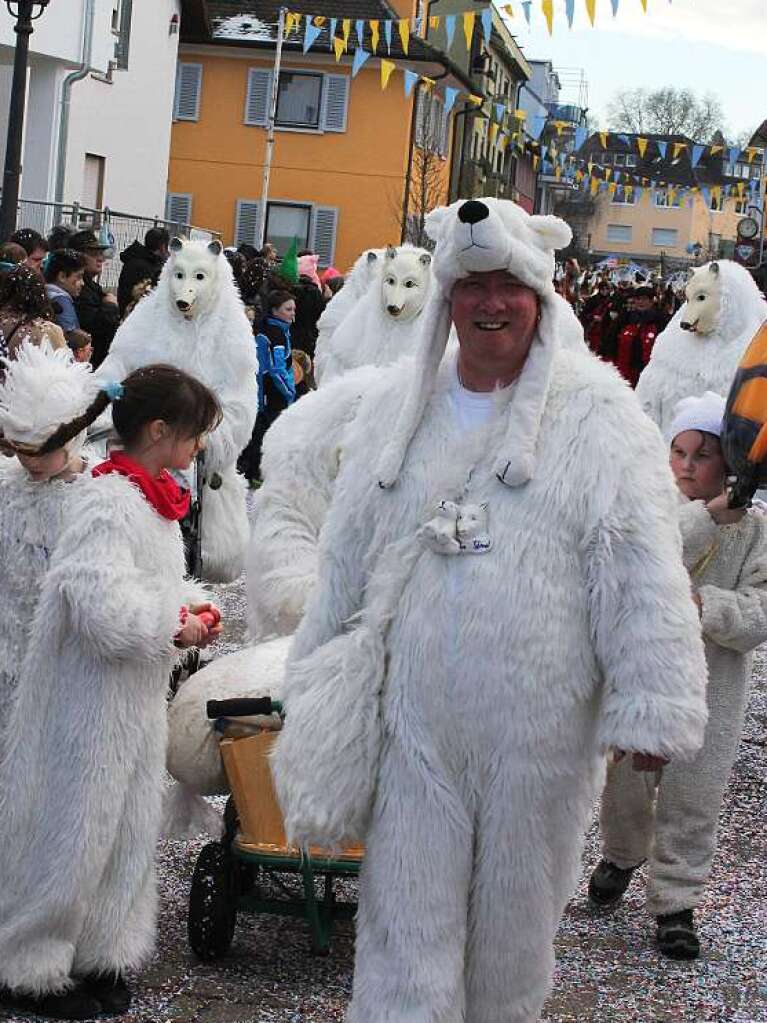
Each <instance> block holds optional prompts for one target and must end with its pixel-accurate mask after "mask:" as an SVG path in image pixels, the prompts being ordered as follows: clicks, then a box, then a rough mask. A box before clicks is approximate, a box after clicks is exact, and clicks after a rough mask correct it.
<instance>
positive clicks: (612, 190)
mask: <svg viewBox="0 0 767 1023" xmlns="http://www.w3.org/2000/svg"><path fill="white" fill-rule="evenodd" d="M617 190H618V186H617V185H616V184H615V182H614V181H611V182H610V184H609V185H608V186H607V194H608V195H609V196H610V198H611V199H612V197H613V196H614V195H615V193H616V191H617Z"/></svg>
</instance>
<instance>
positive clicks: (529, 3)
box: [522, 0, 533, 25]
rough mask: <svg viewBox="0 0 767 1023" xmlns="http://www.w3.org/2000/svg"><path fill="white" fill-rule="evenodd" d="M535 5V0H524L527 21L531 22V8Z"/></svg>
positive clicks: (523, 5) (523, 8)
mask: <svg viewBox="0 0 767 1023" xmlns="http://www.w3.org/2000/svg"><path fill="white" fill-rule="evenodd" d="M532 6H533V0H522V10H523V11H524V12H525V21H526V22H527V24H528V25H529V24H530V8H531V7H532Z"/></svg>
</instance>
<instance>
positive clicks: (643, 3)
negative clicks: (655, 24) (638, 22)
mask: <svg viewBox="0 0 767 1023" xmlns="http://www.w3.org/2000/svg"><path fill="white" fill-rule="evenodd" d="M640 3H641V4H642V10H643V11H644V12H645V14H647V0H640Z"/></svg>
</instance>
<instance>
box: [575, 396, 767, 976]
mask: <svg viewBox="0 0 767 1023" xmlns="http://www.w3.org/2000/svg"><path fill="white" fill-rule="evenodd" d="M724 408H725V402H724V399H723V398H721V397H719V395H717V394H713V393H711V392H707V393H706V394H704V395H703V396H702V397H700V398H686V399H684V400H683V401H681V402H680V403H679V405H678V406H677V413H676V416H675V417H674V420H673V422H672V425H671V430H670V432H671V436H672V443H671V467H672V470H673V472H674V475H675V477H676V480H677V486H678V487H679V490H680V493H681V495H682V501H683V503H682V504H681V505H680V509H679V515H680V526H681V530H682V538H683V540H684V560H685V565H686V566H687V569H688V571H689V572H690V575H691V579H692V584H693V588H694V597H693V599H694V601H695V603H696V604H697V606H698V609H699V612H700V620H701V628H702V630H703V637H704V640H705V644H706V661H707V665H708V689H707V699H708V708H709V719H708V724H707V726H706V738H705V743H704V745H703V748H702V749H701V750H700V751H699V752H698V754H697V755H696V757H695V759H694V760H692V761H690V762H689V763H681V764H680V763H674V762H672V763H671V764H669V765H668V766H667V767H664V768H663V769H662V770H661V771H659V772H657V774H639V773H637V772H636V771H632V769H631V764H630V763H629V762H628V761H627V760H626V759H623V760H621V761H620V762H619V763H617V764H616V765H615V766H613V767H611V768H610V769H609V772H608V781H607V785H606V786H605V790H604V794H603V797H602V816H601V823H602V836H603V839H604V859H603V860H602V861H601V862H600V863H599V865H598V866H597V868H596V870H595V871H594V873H593V875H592V877H591V882H590V886H589V894H590V897H591V900H592V902H594V903H596V904H597V905H598V906H603V907H604V906H611V905H614V904H615V903H616V902H618V900H619V899H620V898H621V897H622V896H623V894H624V892H625V891H626V889H627V888H628V885H629V883H630V881H631V877H632V875H633V873H634V870H635V869H636V867H637V866H638V865H639V864H640V863H642V862H643V861H645V860H647V861H648V881H647V908H648V910H649V911H650V913H651V914H652V915H653V916H655V917H656V918H657V940H658V947H659V949H660V951H661V952H662V953H663V954H664V955H667V956H669V957H670V958H672V959H694V958H696V956H697V955H698V953H699V951H700V941H699V938H698V935H697V932H696V927H695V919H694V910H695V907H696V906H697V905H698V903H699V902H700V900H701V898H702V897H703V893H704V890H705V886H706V882H707V880H708V876H709V873H710V871H711V864H712V862H713V859H714V854H715V853H716V832H717V826H718V823H719V812H720V810H721V806H722V799H723V797H724V793H725V790H726V787H727V782H728V779H729V777H730V772H731V771H732V766H733V764H734V763H735V757H736V755H737V752H738V745H739V743H740V736H741V732H742V730H743V720H744V717H745V710H746V701H747V698H748V680H749V676H750V674H751V661H752V652H753V650H754V649H755V648H756V647H757V646H759V644H760V643H764V642H765V641H767V517H766V516H765V515H764V514H763V512H761V511H757V510H756V509H754V508H751V509H749V510H748V511H746V510H745V509H742V508H741V509H731V508H729V507H728V501H727V494H726V492H725V475H726V466H725V461H724V456H723V454H722V448H721V444H720V441H719V437H720V435H721V430H722V417H723V415H724Z"/></svg>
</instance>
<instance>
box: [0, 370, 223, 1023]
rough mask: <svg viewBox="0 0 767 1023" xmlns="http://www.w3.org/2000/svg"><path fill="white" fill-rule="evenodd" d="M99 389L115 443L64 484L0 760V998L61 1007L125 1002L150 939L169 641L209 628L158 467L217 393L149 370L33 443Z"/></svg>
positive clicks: (183, 643) (183, 504) (62, 437)
mask: <svg viewBox="0 0 767 1023" xmlns="http://www.w3.org/2000/svg"><path fill="white" fill-rule="evenodd" d="M110 400H112V401H113V421H114V425H115V429H116V431H117V433H118V435H119V437H120V441H121V443H122V446H123V447H122V450H121V451H119V452H116V453H114V454H113V455H112V456H111V457H110V458H109V460H108V461H106V462H104V463H103V464H101V465H99V466H97V467H96V469H94V470H93V478H92V479H90V480H87V481H83V483H82V484H81V485H80V486H78V487H76V488H72V491H73V493H72V497H71V500H70V501H69V502H68V503H67V506H66V509H65V517H64V522H65V526H64V530H63V532H62V534H61V537H60V541H59V543H58V545H57V547H56V551H55V553H54V555H53V557H52V559H51V565H50V569H49V571H48V574H47V576H46V579H45V583H44V586H43V589H42V592H41V595H40V599H39V602H38V605H37V611H36V614H35V616H34V619H33V621H32V622H30V623H29V624H30V636H31V639H30V644H29V648H28V652H27V655H26V657H25V660H24V663H23V666H22V670H21V678H20V684H19V688H18V698H17V699H16V701H15V704H14V707H13V709H12V712H11V719H10V721H9V729H8V743H7V752H6V756H5V758H4V760H3V763H2V765H0V834H2V835H3V844H2V849H0V997H1V998H2V1000H3V1001H4V1002H5V1003H6V1004H10V1005H11V1006H15V1007H19V1008H22V1009H27V1010H29V1011H32V1012H35V1013H36V1014H38V1015H41V1016H47V1017H53V1018H58V1019H90V1018H92V1017H94V1016H96V1015H99V1014H104V1013H107V1014H111V1015H116V1014H119V1013H121V1012H124V1011H126V1010H127V1008H128V1006H129V1004H130V1000H131V993H130V991H129V989H128V987H127V985H126V983H125V979H124V978H125V972H126V971H128V970H134V969H136V968H137V967H139V966H140V965H141V964H142V962H144V961H145V959H146V958H147V956H148V955H149V954H150V953H151V951H152V947H153V944H154V926H155V910H156V892H155V879H154V851H155V844H156V841H157V835H158V829H159V815H160V804H161V797H162V791H163V787H164V766H165V744H166V713H165V699H166V691H167V686H168V678H169V675H170V671H171V669H172V667H173V663H174V660H175V659H176V657H177V656H178V653H179V648H184V647H189V646H205V645H206V644H207V643H208V642H210V640H211V639H212V638H214V636H215V635H216V633H217V632H218V631H219V629H220V627H219V626H213V627H211V628H209V627H208V626H207V625H206V620H205V618H204V617H200V616H201V614H202V612H203V611H211V612H212V613H213V617H214V618H216V617H217V615H216V609H215V608H214V607H213V606H212V605H211V604H210V603H208V602H207V601H206V600H205V595H204V592H202V591H200V589H199V587H198V586H197V585H196V584H195V583H193V582H191V581H189V580H187V579H185V578H184V571H185V569H184V564H185V562H184V549H183V543H182V539H181V532H180V529H179V519H181V518H182V517H183V516H184V515H185V514H186V511H187V509H188V506H189V494H188V493H186V492H183V491H182V490H180V488H179V487H178V485H177V484H176V482H175V481H174V480H173V478H172V476H171V475H170V473H169V471H168V470H172V469H185V468H188V466H189V464H190V462H191V461H192V459H193V458H194V457H195V455H196V453H197V451H198V450H199V448H200V447H201V446H202V445H203V444H204V439H205V435H206V434H207V433H208V432H209V431H210V430H212V429H213V428H214V427H215V426H216V425H217V423H218V421H219V418H220V414H221V413H220V409H219V406H218V403H217V401H216V398H215V397H214V395H213V394H212V393H211V392H210V391H209V390H208V388H207V387H205V386H204V385H203V384H201V383H199V382H198V381H197V380H195V379H193V378H192V377H190V376H188V375H187V374H186V373H183V372H181V371H180V370H177V369H175V368H173V367H170V366H160V365H156V366H146V367H144V368H142V369H139V370H137V371H136V372H134V373H132V374H131V375H130V376H129V377H127V378H126V380H124V381H123V383H122V384H116V385H109V386H108V387H107V388H106V393H104V392H102V393H101V394H100V395H99V397H98V398H96V400H95V401H94V402H93V403H92V404H91V406H90V408H89V409H88V410H87V411H86V412H85V414H84V415H82V416H80V417H78V418H77V419H76V420H73V421H72V422H70V423H67V424H64V425H63V426H61V427H60V428H59V429H58V430H57V431H56V432H55V433H54V434H53V436H52V437H50V438H49V439H48V440H47V441H46V443H45V444H43V445H42V447H41V448H40V450H39V451H38V452H36V454H37V455H44V454H45V453H46V451H47V450H48V449H51V450H53V449H55V448H58V447H61V446H62V444H65V443H66V442H67V439H68V438H69V437H72V436H76V435H77V434H79V433H80V432H81V431H82V430H83V429H84V428H85V426H87V425H88V424H89V423H90V422H93V421H94V420H95V419H96V418H97V417H98V416H99V415H100V414H101V413H102V412H103V411H104V409H105V408H106V406H107V405H108V403H109V401H110Z"/></svg>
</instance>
